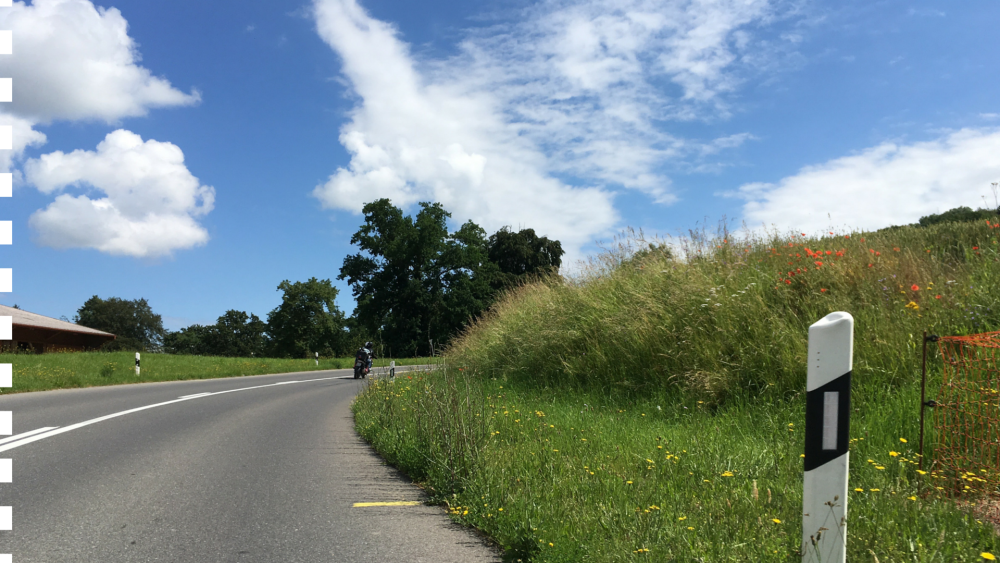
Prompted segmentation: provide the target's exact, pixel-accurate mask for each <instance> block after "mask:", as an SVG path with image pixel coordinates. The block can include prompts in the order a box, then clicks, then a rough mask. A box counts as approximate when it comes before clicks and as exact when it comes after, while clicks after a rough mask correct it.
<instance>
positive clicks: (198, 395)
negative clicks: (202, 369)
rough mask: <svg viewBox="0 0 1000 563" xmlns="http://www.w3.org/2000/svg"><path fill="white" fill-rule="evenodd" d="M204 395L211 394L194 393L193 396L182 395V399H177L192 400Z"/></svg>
mask: <svg viewBox="0 0 1000 563" xmlns="http://www.w3.org/2000/svg"><path fill="white" fill-rule="evenodd" d="M205 395H211V393H195V394H194V395H184V396H183V397H177V398H178V399H194V398H195V397H204V396H205Z"/></svg>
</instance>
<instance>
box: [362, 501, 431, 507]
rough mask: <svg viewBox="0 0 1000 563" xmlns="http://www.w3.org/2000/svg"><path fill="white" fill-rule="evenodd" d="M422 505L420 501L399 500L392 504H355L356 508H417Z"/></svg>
mask: <svg viewBox="0 0 1000 563" xmlns="http://www.w3.org/2000/svg"><path fill="white" fill-rule="evenodd" d="M418 504H420V501H419V500H397V501H392V502H356V503H354V505H353V507H354V508H363V507H366V506H417V505H418Z"/></svg>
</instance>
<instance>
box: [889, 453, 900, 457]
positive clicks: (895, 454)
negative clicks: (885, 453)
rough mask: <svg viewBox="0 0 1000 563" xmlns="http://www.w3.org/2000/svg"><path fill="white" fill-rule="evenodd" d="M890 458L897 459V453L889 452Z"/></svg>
mask: <svg viewBox="0 0 1000 563" xmlns="http://www.w3.org/2000/svg"><path fill="white" fill-rule="evenodd" d="M889 455H891V456H892V457H899V452H889Z"/></svg>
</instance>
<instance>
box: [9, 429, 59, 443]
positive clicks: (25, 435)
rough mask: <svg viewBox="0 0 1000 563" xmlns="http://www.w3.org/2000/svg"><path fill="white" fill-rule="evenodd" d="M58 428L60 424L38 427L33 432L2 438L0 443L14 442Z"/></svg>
mask: <svg viewBox="0 0 1000 563" xmlns="http://www.w3.org/2000/svg"><path fill="white" fill-rule="evenodd" d="M56 428H59V427H58V426H46V427H45V428H36V429H35V430H32V431H31V432H23V433H21V434H15V435H14V436H11V437H9V438H4V439H3V440H0V444H6V443H7V442H13V441H15V440H20V439H21V438H27V437H28V436H34V435H35V434H39V433H41V432H48V431H49V430H54V429H56Z"/></svg>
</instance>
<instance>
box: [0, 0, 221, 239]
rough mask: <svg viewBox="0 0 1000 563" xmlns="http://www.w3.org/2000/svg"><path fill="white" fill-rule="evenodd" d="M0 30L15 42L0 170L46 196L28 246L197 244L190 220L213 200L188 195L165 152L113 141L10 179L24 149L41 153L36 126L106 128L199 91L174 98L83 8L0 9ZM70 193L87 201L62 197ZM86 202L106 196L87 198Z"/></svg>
mask: <svg viewBox="0 0 1000 563" xmlns="http://www.w3.org/2000/svg"><path fill="white" fill-rule="evenodd" d="M0 29H9V30H12V32H13V37H14V44H13V49H14V50H13V55H12V56H7V57H0V76H10V77H13V82H14V98H13V102H12V103H8V104H4V107H3V109H2V112H0V125H12V126H13V128H14V147H13V149H14V150H12V151H0V152H3V153H4V154H3V155H0V170H2V171H13V172H14V175H15V178H16V182H17V183H21V180H22V179H24V180H26V181H27V182H29V183H33V184H34V185H35V187H37V188H38V189H39V190H40V191H41V192H42V193H45V194H56V195H57V197H56V198H55V201H53V202H52V203H51V204H50V205H49V206H48V207H46V208H45V209H43V210H39V211H37V212H35V213H34V214H33V215H32V216H31V219H30V221H29V223H30V225H31V227H32V228H33V229H34V230H35V231H36V235H37V237H36V239H37V241H38V242H39V243H40V244H43V245H47V246H52V247H56V248H95V249H98V250H100V251H102V252H107V253H110V254H121V255H128V256H136V257H143V256H161V255H167V254H170V253H171V252H172V251H173V250H175V249H181V248H190V247H192V246H196V245H200V244H204V243H205V241H207V240H208V233H207V232H206V231H205V229H204V228H202V227H201V226H200V225H199V224H198V223H197V221H196V220H195V217H197V216H200V215H203V214H205V213H207V212H208V211H209V210H211V208H212V202H213V198H214V191H213V190H212V188H210V187H206V186H201V185H199V182H198V180H197V178H195V177H194V176H192V175H191V173H190V172H188V170H187V168H186V167H185V166H184V155H183V154H182V153H181V150H180V149H179V148H177V147H176V146H174V145H172V144H170V143H159V142H156V141H147V142H145V143H143V141H142V139H141V138H140V137H139V136H138V135H136V134H134V133H131V132H128V131H123V130H118V131H115V132H113V133H111V134H109V135H108V136H107V137H106V138H105V140H104V141H103V142H102V143H101V144H99V145H98V147H97V152H87V151H82V150H77V151H73V152H71V153H69V154H64V153H62V152H60V151H57V152H54V153H50V154H46V155H43V156H41V157H40V158H38V159H32V160H28V161H27V162H26V163H25V165H24V171H23V173H22V171H21V170H15V168H16V166H17V164H18V163H19V162H20V161H21V160H22V159H23V156H24V151H25V149H26V148H27V147H30V146H41V145H44V144H45V142H46V136H45V135H44V134H43V133H41V132H39V131H37V130H36V129H35V127H37V126H38V125H40V124H48V123H51V122H52V121H58V120H62V121H85V120H96V121H103V122H106V123H109V124H110V123H115V122H116V121H118V120H120V119H122V118H125V117H136V116H143V115H146V114H147V113H148V111H149V110H150V109H152V108H160V107H170V106H187V105H192V104H196V103H198V101H199V100H200V95H199V94H198V92H197V91H192V92H191V93H188V94H185V93H184V92H181V91H180V90H177V89H175V88H174V87H173V86H171V84H170V82H169V81H167V80H166V79H165V78H161V77H157V76H154V75H153V74H152V72H150V71H149V70H148V69H146V68H144V67H142V66H140V65H139V61H140V59H141V57H140V55H139V52H138V50H137V47H136V43H135V41H134V40H133V39H132V38H131V37H129V35H128V22H126V20H125V18H123V17H122V15H121V13H120V12H119V11H118V10H117V9H115V8H107V9H105V8H97V7H95V6H94V4H93V3H91V2H90V1H89V0H35V1H34V2H33V3H32V4H30V5H28V4H26V3H24V2H15V3H14V4H13V6H12V7H10V8H5V9H3V10H0ZM70 186H76V187H84V186H86V187H88V188H89V191H88V193H86V194H77V195H73V194H69V193H61V192H63V191H64V190H65V188H67V187H70ZM95 191H96V192H103V193H104V195H105V197H99V198H96V199H91V197H90V195H93V194H92V192H95ZM88 194H90V195H88Z"/></svg>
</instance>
